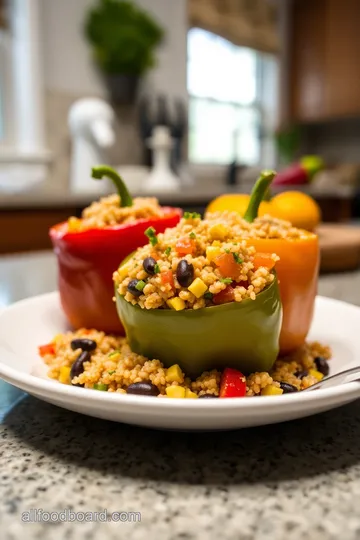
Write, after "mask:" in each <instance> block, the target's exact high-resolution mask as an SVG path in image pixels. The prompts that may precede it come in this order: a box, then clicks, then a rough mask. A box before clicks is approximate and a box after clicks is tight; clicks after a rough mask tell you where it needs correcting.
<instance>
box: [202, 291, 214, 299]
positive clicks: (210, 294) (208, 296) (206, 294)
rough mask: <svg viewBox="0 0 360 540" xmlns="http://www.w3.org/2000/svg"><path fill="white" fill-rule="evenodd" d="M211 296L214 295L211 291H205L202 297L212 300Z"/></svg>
mask: <svg viewBox="0 0 360 540" xmlns="http://www.w3.org/2000/svg"><path fill="white" fill-rule="evenodd" d="M213 297H214V295H213V293H211V292H209V291H208V292H206V293H205V294H204V298H205V299H206V300H212V299H213Z"/></svg>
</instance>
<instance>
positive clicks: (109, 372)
mask: <svg viewBox="0 0 360 540" xmlns="http://www.w3.org/2000/svg"><path fill="white" fill-rule="evenodd" d="M115 371H116V370H115V369H113V370H112V371H108V375H113V374H114V373H115Z"/></svg>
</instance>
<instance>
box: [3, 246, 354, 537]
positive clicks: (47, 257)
mask: <svg viewBox="0 0 360 540" xmlns="http://www.w3.org/2000/svg"><path fill="white" fill-rule="evenodd" d="M25 270H26V275H27V276H29V278H27V279H26V280H24V275H25ZM55 280H56V277H55V265H54V260H53V258H52V255H51V254H39V255H35V254H34V255H31V256H30V257H29V256H24V257H10V258H2V259H0V306H1V305H4V304H6V303H10V302H12V301H15V300H18V299H19V298H21V297H24V296H28V295H30V294H38V293H40V292H47V291H48V290H52V289H54V288H55ZM359 285H360V272H359V273H354V274H342V275H337V276H326V277H323V278H321V283H320V293H321V294H325V295H327V296H333V297H337V298H341V299H345V300H348V301H352V302H353V303H357V304H358V305H360V287H359ZM0 417H1V422H2V423H1V426H0V456H1V458H0V523H1V534H0V537H1V538H6V539H14V540H20V539H32V538H34V539H35V538H36V539H39V540H41V539H48V538H51V540H58V539H69V540H72V539H76V540H82V539H85V538H86V539H89V540H91V539H92V538H108V539H112V538H114V539H115V538H116V539H119V538H121V539H122V538H131V540H138V539H145V538H146V539H151V540H152V539H156V540H163V539H164V540H168V539H179V540H180V539H184V540H185V539H188V540H191V539H193V538H204V539H205V538H217V539H240V540H252V539H256V540H257V539H259V540H263V539H264V540H265V539H266V540H269V539H271V540H282V539H284V540H285V539H286V540H300V539H303V538H304V539H305V538H306V539H310V540H312V539H316V540H328V539H331V540H332V539H334V540H338V539H342V540H356V539H359V538H360V510H359V504H360V503H359V501H360V401H358V402H356V403H354V404H352V405H349V406H346V407H343V408H341V409H337V410H335V411H332V412H329V413H325V414H322V415H319V416H315V417H312V418H308V419H305V420H300V421H296V422H291V423H287V424H280V425H275V426H268V427H263V428H256V429H246V430H240V431H233V432H223V433H222V432H220V433H205V434H199V433H176V432H161V431H152V430H145V429H140V428H136V427H132V426H126V425H123V424H115V423H111V422H106V421H102V420H96V419H93V418H88V417H85V416H81V415H78V414H75V413H71V412H69V411H65V410H62V409H59V408H57V407H54V406H51V405H48V404H46V403H43V402H41V401H39V400H37V399H35V398H32V397H28V396H25V395H24V394H23V393H22V392H20V391H18V390H16V389H14V388H12V387H11V386H9V385H6V384H5V383H3V382H0ZM34 509H37V510H40V509H41V510H43V511H44V512H64V511H65V510H66V511H67V515H68V516H69V512H74V513H75V512H85V513H86V512H102V511H104V510H105V511H106V512H107V516H105V514H102V519H104V517H109V515H110V513H112V512H140V514H141V521H137V522H129V521H127V522H110V521H105V522H102V521H97V522H57V523H55V522H44V521H42V522H40V521H38V522H32V523H28V522H24V519H32V520H33V521H34V519H35V518H36V517H37V516H39V513H38V514H37V515H35V513H34V511H33V510H34ZM64 515H65V514H63V516H64ZM87 515H88V516H89V514H87ZM45 516H46V514H45ZM60 516H61V514H60ZM80 516H81V514H80ZM88 519H90V517H88Z"/></svg>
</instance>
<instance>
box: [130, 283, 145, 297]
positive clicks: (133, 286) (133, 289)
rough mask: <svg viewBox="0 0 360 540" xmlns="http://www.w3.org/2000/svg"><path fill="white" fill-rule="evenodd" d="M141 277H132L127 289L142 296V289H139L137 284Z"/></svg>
mask: <svg viewBox="0 0 360 540" xmlns="http://www.w3.org/2000/svg"><path fill="white" fill-rule="evenodd" d="M139 281H140V280H139V279H132V280H131V281H130V282H129V285H128V286H127V290H128V291H129V293H131V294H132V295H134V296H141V295H142V291H138V290H137V288H136V285H137V284H138V283H139Z"/></svg>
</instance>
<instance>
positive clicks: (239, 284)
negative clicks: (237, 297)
mask: <svg viewBox="0 0 360 540" xmlns="http://www.w3.org/2000/svg"><path fill="white" fill-rule="evenodd" d="M248 286H249V282H248V280H247V279H246V280H245V281H233V282H232V283H231V287H232V288H233V289H235V287H244V289H247V288H248Z"/></svg>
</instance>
